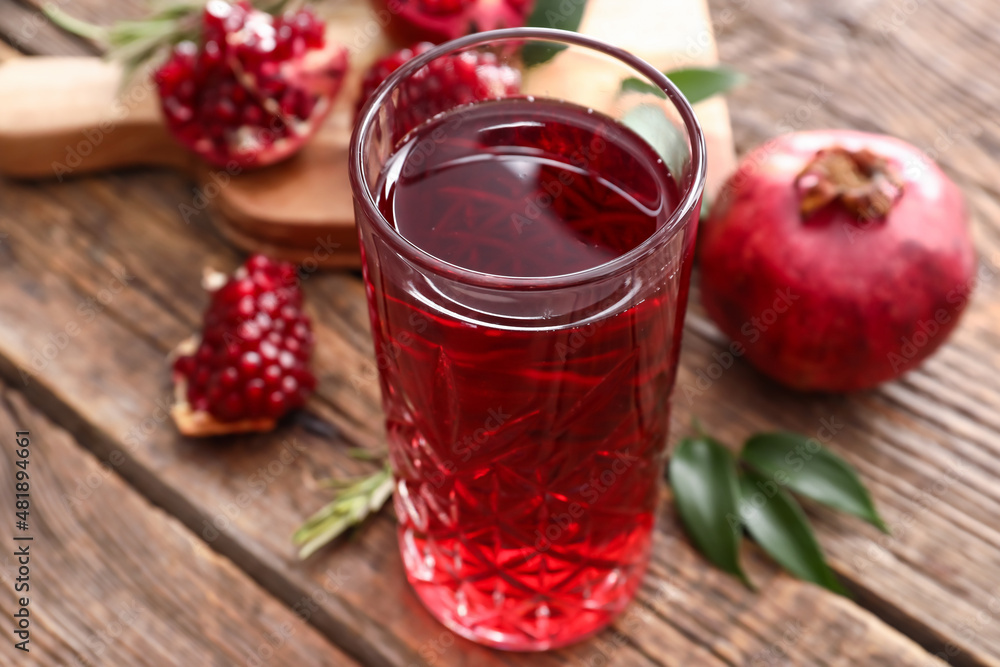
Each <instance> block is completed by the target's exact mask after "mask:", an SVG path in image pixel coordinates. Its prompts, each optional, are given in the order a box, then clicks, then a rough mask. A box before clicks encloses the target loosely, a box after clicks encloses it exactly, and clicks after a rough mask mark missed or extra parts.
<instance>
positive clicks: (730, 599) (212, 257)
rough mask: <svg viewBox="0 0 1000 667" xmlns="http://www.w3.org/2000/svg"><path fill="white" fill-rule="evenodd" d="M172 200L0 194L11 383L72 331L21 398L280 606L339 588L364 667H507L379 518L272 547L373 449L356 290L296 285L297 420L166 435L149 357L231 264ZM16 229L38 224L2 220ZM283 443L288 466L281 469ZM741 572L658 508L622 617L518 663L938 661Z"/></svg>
mask: <svg viewBox="0 0 1000 667" xmlns="http://www.w3.org/2000/svg"><path fill="white" fill-rule="evenodd" d="M182 188H183V186H182V184H180V183H178V182H176V181H175V180H173V179H170V178H151V177H150V176H149V175H148V174H142V175H135V176H121V177H112V178H104V179H90V180H87V181H81V182H78V183H73V184H70V185H67V186H63V187H59V188H56V187H53V186H48V185H45V186H24V185H8V186H6V187H5V188H4V189H3V194H4V201H5V206H4V209H3V211H2V213H0V229H3V230H4V231H5V232H7V233H8V234H9V237H8V242H9V244H8V245H6V246H5V247H7V248H8V257H9V260H10V261H9V262H8V263H7V264H6V265H5V268H3V269H0V271H2V273H0V367H2V369H3V371H4V372H5V374H6V375H7V376H8V377H11V378H13V379H15V380H17V381H21V376H20V370H21V369H30V368H32V363H33V362H32V357H33V354H34V351H38V352H41V353H43V354H44V352H45V351H44V350H43V349H42V348H43V347H44V346H45V344H46V339H47V338H49V334H54V335H56V336H57V337H58V332H59V331H60V330H63V331H65V328H66V325H67V323H68V321H79V324H80V328H81V331H80V333H79V334H78V335H76V336H74V337H73V338H72V340H71V341H69V342H67V344H66V347H65V348H64V349H63V350H61V351H59V352H58V353H57V354H54V356H53V358H52V359H51V360H46V361H47V363H36V366H38V373H37V375H30V376H29V377H28V386H27V388H26V391H27V392H28V393H29V395H30V396H31V397H32V399H33V400H34V401H37V402H38V403H39V404H41V405H44V406H46V408H47V409H49V410H51V411H52V413H53V414H54V415H56V416H57V418H59V419H60V420H61V421H63V422H65V423H67V424H70V425H71V428H72V429H73V430H74V431H75V432H77V433H79V434H81V439H82V440H84V441H85V442H86V443H87V445H88V446H89V447H91V448H92V449H93V450H94V451H95V453H96V454H97V455H98V456H99V457H106V456H108V455H110V452H111V451H113V450H114V449H116V448H117V449H121V450H122V451H124V452H125V453H126V456H127V457H128V463H127V464H126V465H123V466H122V474H123V475H124V476H126V477H127V478H128V479H129V480H130V481H131V482H132V483H133V484H134V485H135V487H136V488H138V489H141V490H142V492H143V493H144V494H147V495H148V496H149V497H150V498H151V499H152V500H153V501H154V502H155V503H157V504H158V505H161V506H163V507H166V508H169V509H170V511H171V512H172V513H174V514H175V515H176V516H178V518H180V519H181V520H182V521H184V522H185V523H186V524H187V525H189V526H191V527H192V528H193V529H194V530H196V531H197V532H198V533H199V534H200V535H201V536H202V537H203V538H204V539H206V540H207V541H209V543H210V544H211V545H212V547H213V548H215V549H217V550H219V551H220V552H221V553H223V554H225V555H226V556H228V557H230V558H232V559H233V560H234V561H235V562H237V563H238V564H239V565H240V566H241V567H243V568H244V569H246V570H247V571H248V572H249V573H251V575H252V576H253V577H254V578H255V579H257V580H258V581H259V582H260V583H261V584H263V585H264V586H265V587H266V588H268V589H269V590H271V591H273V592H274V594H275V595H277V596H280V597H281V598H282V599H284V600H285V601H286V602H287V603H288V604H289V605H294V604H295V602H296V600H298V599H299V598H301V597H302V596H303V595H304V594H307V592H308V591H309V590H312V589H315V587H316V586H321V585H323V582H324V581H327V580H329V578H330V577H334V578H335V579H336V580H337V581H338V582H340V583H339V588H338V589H337V592H336V594H335V595H331V596H330V597H329V598H328V599H327V600H325V601H324V603H323V604H322V605H321V606H320V609H319V610H318V611H317V613H316V614H315V615H314V616H313V617H312V618H311V622H313V623H314V624H315V625H316V626H317V627H318V628H319V629H320V630H321V631H322V632H323V633H324V634H326V635H327V636H328V637H329V638H331V639H332V640H333V641H335V642H337V643H338V644H339V645H341V646H343V647H344V648H345V650H347V651H348V652H349V653H350V654H352V655H353V656H355V657H356V658H357V659H359V660H360V661H362V662H364V663H365V664H372V665H408V664H410V663H411V662H414V661H419V660H421V659H423V660H427V661H429V662H431V664H434V662H433V661H434V660H437V661H439V662H441V663H442V664H448V665H452V664H454V665H462V664H468V665H486V666H492V665H500V664H508V662H509V660H510V658H508V656H506V655H505V654H499V653H494V652H491V651H488V650H486V649H483V648H480V647H477V646H473V645H471V644H469V643H468V642H465V641H462V640H458V639H456V638H454V637H452V636H451V635H450V633H448V632H447V631H445V630H444V629H443V628H441V627H440V626H439V625H437V623H436V622H435V621H433V620H432V619H431V618H430V616H429V615H428V614H427V613H426V612H424V611H423V610H422V609H421V607H420V606H419V603H418V602H417V601H416V600H415V598H414V596H413V595H412V594H411V592H410V590H409V588H408V587H407V586H406V585H405V582H404V577H403V573H402V568H401V564H400V561H399V557H398V552H397V549H396V544H395V532H394V530H393V521H392V519H391V517H390V516H385V515H384V516H381V517H379V518H378V519H377V520H375V521H374V522H373V523H372V524H370V525H369V526H367V527H365V528H364V529H362V530H361V531H360V533H359V534H358V535H357V537H356V539H355V540H353V541H349V542H346V543H341V544H338V545H337V546H336V547H334V548H330V549H327V550H325V551H324V552H323V553H322V554H320V555H319V556H318V557H317V558H315V559H313V560H311V561H309V562H307V563H305V564H300V563H298V562H296V560H295V558H294V550H293V549H292V546H291V544H290V542H289V540H288V536H289V535H290V534H291V532H292V530H293V529H294V527H295V526H296V525H297V524H298V523H299V522H300V521H301V520H302V518H303V517H304V516H305V515H306V514H307V513H308V512H310V511H312V510H313V509H315V508H316V507H318V506H319V505H320V504H321V503H322V502H323V499H324V497H325V494H324V493H323V492H322V491H320V490H318V489H317V487H316V480H317V479H318V478H321V477H325V476H328V475H331V474H336V475H345V474H353V473H357V472H360V471H362V470H364V469H365V468H364V464H360V463H358V462H356V461H352V460H350V459H349V458H348V457H347V456H345V453H344V450H343V447H344V444H345V442H346V441H350V442H353V443H356V444H360V445H362V446H367V447H378V446H381V443H382V433H381V414H380V410H379V407H378V403H377V393H376V392H377V383H376V382H374V375H373V374H372V371H373V370H374V365H373V364H372V362H371V358H370V355H371V352H370V350H369V345H370V341H369V340H368V337H367V322H366V309H365V304H364V295H363V289H362V287H361V285H360V283H359V281H358V280H357V279H356V278H355V277H353V276H349V275H319V274H310V275H309V276H308V278H307V280H306V282H305V286H306V290H307V293H308V298H309V301H310V303H311V304H312V305H313V309H314V312H315V315H316V321H317V338H318V340H319V346H318V347H319V353H318V358H317V366H318V371H319V374H320V385H321V389H320V395H319V396H318V397H317V398H316V399H314V400H313V402H312V403H311V405H310V409H311V413H312V415H311V416H309V417H307V418H306V419H304V420H302V421H300V422H298V423H295V422H293V423H290V424H288V425H286V427H285V428H283V429H282V430H280V431H279V432H277V433H275V434H272V435H269V436H258V437H252V438H240V439H229V440H223V441H220V442H215V443H209V442H194V441H189V440H185V439H183V438H180V437H178V435H177V434H176V432H175V431H174V429H173V427H172V425H171V424H170V423H169V422H165V421H162V417H163V413H162V412H159V411H158V407H157V401H158V400H159V401H162V400H163V399H164V397H165V396H167V394H168V388H167V385H166V381H167V377H166V372H165V369H164V366H163V356H164V354H165V352H166V350H167V349H168V348H169V347H170V346H171V345H173V344H174V343H176V342H177V341H178V340H180V339H181V338H183V337H184V336H185V335H186V332H187V330H188V328H193V327H194V326H195V325H196V321H197V318H198V313H199V310H200V308H201V307H202V306H203V304H204V303H205V300H204V296H203V295H202V294H199V293H198V288H197V282H198V276H199V275H200V270H201V266H203V265H205V264H213V265H216V266H219V267H221V268H226V269H228V268H230V267H232V266H233V264H234V262H235V261H236V259H235V257H234V256H233V254H232V252H231V251H230V250H229V249H228V248H226V247H225V246H224V245H223V244H222V243H221V242H220V241H219V239H217V238H213V237H212V236H210V235H209V234H207V233H205V230H197V231H192V230H188V229H186V228H184V227H182V226H181V225H180V224H178V222H177V221H176V219H175V218H174V217H173V216H171V215H170V212H169V210H167V211H163V210H162V208H164V207H165V206H169V205H170V202H172V201H174V199H175V198H176V197H179V196H181V195H182V194H183V192H182ZM28 217H31V218H32V219H35V220H44V221H45V223H44V224H35V225H20V226H19V225H16V224H15V222H14V221H15V220H16V219H18V218H28ZM122 270H124V271H125V274H122ZM116 275H117V276H128V277H129V278H128V280H127V283H128V287H127V288H125V289H122V290H120V291H118V292H117V294H114V295H113V296H112V297H109V298H107V299H106V300H108V303H107V305H106V309H105V311H104V312H103V313H102V314H101V315H100V316H99V317H96V318H94V319H93V320H92V321H90V322H83V321H82V319H83V318H82V317H81V316H80V315H79V314H78V312H77V311H78V308H79V306H78V304H80V303H86V299H87V298H88V297H91V296H98V298H100V297H99V295H100V294H101V291H102V290H108V291H111V290H112V289H113V285H114V283H115V281H116V278H115V276H116ZM117 280H122V278H119V279H117ZM15 313H20V314H21V315H20V316H19V317H20V321H15V319H14V314H15ZM49 352H50V353H53V350H52V349H49ZM43 358H44V357H43ZM157 415H160V418H159V419H158V417H157ZM329 429H335V431H336V433H337V435H331V434H329V433H328V430H329ZM323 433H326V435H318V434H323ZM292 443H299V444H300V445H301V449H299V447H298V446H296V445H294V444H292ZM289 447H291V448H292V451H291V454H289V457H290V458H289V462H288V463H287V464H286V463H284V462H282V459H281V457H282V456H283V454H282V452H287V451H289ZM272 465H273V468H274V470H273V471H272V475H271V476H272V477H273V481H271V482H270V483H268V485H267V488H266V491H265V494H264V495H261V496H259V497H249V498H248V497H246V496H242V497H243V498H244V500H246V504H245V505H241V504H240V500H239V499H240V498H241V494H247V493H249V490H250V487H251V485H252V482H253V481H254V480H253V475H254V474H255V473H258V472H259V471H260V470H261V469H263V470H265V471H267V470H269V469H270V468H271V467H272ZM748 558H749V559H750V568H751V570H752V571H753V573H754V576H755V578H756V579H757V580H758V581H759V583H760V584H761V585H762V586H763V587H764V588H765V590H766V591H768V592H767V594H763V595H761V594H755V593H752V592H749V591H747V590H745V589H743V588H742V586H741V585H740V584H739V583H737V582H736V581H734V580H732V579H730V578H728V577H727V576H725V575H723V574H720V573H719V572H717V571H714V570H712V569H710V568H708V567H707V566H706V564H705V563H704V561H703V560H702V559H701V557H700V556H698V555H696V554H695V553H694V552H693V551H692V550H691V548H690V546H689V545H688V543H687V541H686V540H685V539H684V538H682V537H681V536H680V534H679V530H678V528H677V526H676V524H675V523H674V521H673V518H672V514H671V513H670V512H669V511H667V512H666V514H665V515H664V517H663V528H662V531H661V533H660V534H659V536H658V538H657V557H656V562H655V563H654V565H653V568H652V575H651V577H650V578H649V580H648V581H647V583H646V586H645V588H644V590H643V591H642V593H641V594H640V596H639V600H638V602H637V603H636V605H634V607H633V608H632V611H631V612H629V614H627V615H626V616H625V617H624V618H623V619H622V620H621V621H620V623H619V624H617V625H616V626H615V627H614V628H612V629H609V630H608V631H606V632H604V633H602V634H601V635H600V636H599V637H598V638H596V639H595V640H593V641H591V642H587V643H583V644H580V645H578V646H575V647H571V648H570V649H567V650H564V651H560V652H555V653H548V654H543V655H539V656H534V657H532V658H530V659H527V658H525V659H520V658H519V659H518V661H517V663H516V664H530V665H560V664H576V663H579V662H583V663H584V664H587V661H589V660H591V659H599V660H604V659H607V660H608V661H609V662H608V664H615V665H643V664H666V665H673V664H685V660H690V661H697V662H696V664H707V665H713V664H717V665H724V664H733V663H749V664H752V663H753V662H754V661H755V660H759V659H764V658H762V656H772V657H773V660H775V661H777V662H776V663H775V664H782V662H784V663H785V664H837V661H838V660H839V661H844V660H846V659H847V657H844V656H851V655H859V656H860V655H866V654H870V655H871V656H874V658H873V659H874V660H876V662H878V661H881V662H888V661H896V662H897V663H898V664H908V665H930V664H936V661H935V660H933V659H931V658H930V656H928V655H927V654H926V653H925V652H923V651H922V650H921V649H920V648H919V647H917V646H916V645H915V644H913V643H912V642H910V641H909V640H907V639H905V638H904V637H902V636H901V635H899V634H897V633H895V632H894V631H892V630H890V629H889V628H887V627H886V626H885V625H884V624H883V623H881V622H880V621H879V620H878V619H876V618H875V617H873V616H872V615H870V614H869V613H867V612H865V611H863V610H860V609H858V608H857V607H855V606H854V605H852V604H850V603H847V602H845V601H842V600H840V599H837V598H835V597H834V596H833V595H831V594H829V593H827V592H825V591H822V590H819V589H817V588H815V587H813V586H811V585H807V584H803V583H801V582H795V581H792V580H790V579H788V578H787V577H785V576H783V575H779V574H776V572H775V569H774V568H773V566H771V565H770V564H768V563H767V562H766V561H764V560H762V559H761V557H760V555H759V553H758V552H756V551H751V552H750V553H748ZM772 587H773V588H772ZM805 618H808V619H809V622H808V623H807V622H805V621H803V620H802V619H805ZM796 622H799V623H800V624H801V627H799V626H794V627H795V628H796V630H795V632H793V633H792V634H793V635H795V637H794V638H793V639H786V638H785V635H786V633H788V632H789V630H788V628H789V625H788V624H790V623H791V624H795V623H796ZM829 627H833V628H840V629H843V631H838V632H832V633H831V632H828V631H827V630H826V629H824V628H829ZM775 646H777V648H774V647H775ZM455 647H459V648H455ZM598 653H600V654H602V655H603V654H607V656H606V658H602V657H598V658H595V657H594V656H596V655H598ZM772 654H773V655H772ZM428 655H430V658H428V657H427V656H428ZM769 659H770V658H769ZM764 664H767V663H766V662H765V663H764Z"/></svg>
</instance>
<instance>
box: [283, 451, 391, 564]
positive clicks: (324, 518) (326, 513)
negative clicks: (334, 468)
mask: <svg viewBox="0 0 1000 667" xmlns="http://www.w3.org/2000/svg"><path fill="white" fill-rule="evenodd" d="M331 486H337V487H339V490H338V492H337V495H336V496H335V497H334V499H333V501H332V502H331V503H329V504H328V505H326V506H325V507H324V508H323V509H321V510H320V511H318V512H316V513H315V514H313V515H312V516H311V517H309V519H308V520H306V522H305V523H304V524H302V527H301V528H299V529H298V530H297V531H295V535H293V536H292V542H293V543H295V544H296V545H297V546H299V547H300V549H299V558H303V559H304V558H308V557H309V556H311V555H312V554H313V553H315V552H316V551H317V550H319V548H320V547H322V546H323V545H325V544H327V543H329V542H332V541H333V540H334V539H336V538H337V537H338V536H339V535H340V534H341V533H343V532H344V531H345V530H347V529H348V528H350V527H351V526H354V525H356V524H359V523H361V522H362V521H364V520H365V519H367V518H368V516H369V515H371V514H374V513H375V512H377V511H379V510H380V509H381V508H382V505H384V504H385V501H386V500H387V499H388V498H389V496H391V495H392V491H393V488H394V487H395V483H394V482H393V479H392V469H391V468H390V467H389V466H388V464H386V465H384V466H382V469H381V470H379V471H378V472H375V473H372V474H371V475H369V476H368V477H364V478H361V479H359V480H355V481H354V482H349V483H346V484H345V483H339V482H338V483H337V484H334V485H331Z"/></svg>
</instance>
